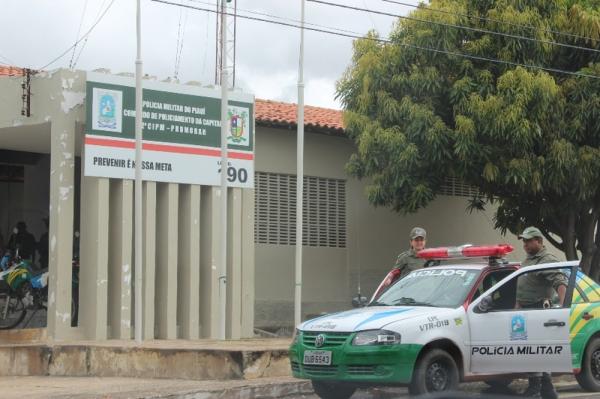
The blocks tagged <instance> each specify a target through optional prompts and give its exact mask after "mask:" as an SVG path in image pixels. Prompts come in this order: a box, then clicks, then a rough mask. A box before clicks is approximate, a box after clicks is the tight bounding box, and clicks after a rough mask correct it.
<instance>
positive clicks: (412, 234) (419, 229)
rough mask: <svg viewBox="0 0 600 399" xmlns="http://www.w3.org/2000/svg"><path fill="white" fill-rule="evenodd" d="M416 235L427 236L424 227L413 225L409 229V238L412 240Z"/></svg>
mask: <svg viewBox="0 0 600 399" xmlns="http://www.w3.org/2000/svg"><path fill="white" fill-rule="evenodd" d="M417 237H423V238H427V232H426V231H425V229H424V228H422V227H414V228H413V229H412V230H411V231H410V239H411V240H414V239H415V238H417Z"/></svg>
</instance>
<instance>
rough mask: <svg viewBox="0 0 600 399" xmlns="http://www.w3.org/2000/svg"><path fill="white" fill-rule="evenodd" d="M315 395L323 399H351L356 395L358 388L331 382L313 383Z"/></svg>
mask: <svg viewBox="0 0 600 399" xmlns="http://www.w3.org/2000/svg"><path fill="white" fill-rule="evenodd" d="M311 382H312V387H313V390H314V391H315V394H317V396H318V397H320V398H321V399H349V398H350V397H351V396H352V395H354V391H356V387H353V386H351V385H347V384H342V383H339V382H329V381H327V382H326V381H314V380H313V381H311Z"/></svg>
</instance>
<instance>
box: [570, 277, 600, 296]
mask: <svg viewBox="0 0 600 399" xmlns="http://www.w3.org/2000/svg"><path fill="white" fill-rule="evenodd" d="M577 288H579V289H580V290H581V291H583V294H584V295H585V297H586V298H587V301H589V302H600V293H599V292H598V288H600V287H598V285H597V284H596V283H595V282H594V281H593V280H592V279H591V278H589V277H588V276H586V275H585V274H583V273H582V272H578V273H577ZM573 295H574V296H575V295H576V291H574V292H573Z"/></svg>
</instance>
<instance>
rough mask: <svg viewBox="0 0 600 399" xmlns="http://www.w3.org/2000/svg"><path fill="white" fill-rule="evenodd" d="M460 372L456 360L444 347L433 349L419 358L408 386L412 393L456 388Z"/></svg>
mask: <svg viewBox="0 0 600 399" xmlns="http://www.w3.org/2000/svg"><path fill="white" fill-rule="evenodd" d="M458 382H459V373H458V367H457V366H456V361H454V358H453V357H452V356H450V354H449V353H448V352H446V351H445V350H442V349H432V350H430V351H428V352H426V353H425V354H423V355H422V356H421V357H420V358H419V359H418V360H417V365H416V367H415V369H414V372H413V378H412V381H411V383H410V385H409V386H408V391H409V392H410V394H411V395H423V394H427V393H434V392H442V391H451V390H455V389H456V388H457V387H458Z"/></svg>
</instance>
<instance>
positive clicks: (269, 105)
mask: <svg viewBox="0 0 600 399" xmlns="http://www.w3.org/2000/svg"><path fill="white" fill-rule="evenodd" d="M296 107H297V105H296V104H293V103H283V102H279V101H270V100H261V99H256V109H255V118H256V123H257V124H259V125H263V126H277V127H290V128H291V127H295V126H296V124H297V118H296V112H297V110H296ZM304 126H305V127H306V129H308V130H312V131H316V132H321V133H329V134H336V135H343V134H344V126H343V123H342V111H339V110H335V109H329V108H321V107H312V106H310V105H307V106H305V107H304Z"/></svg>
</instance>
